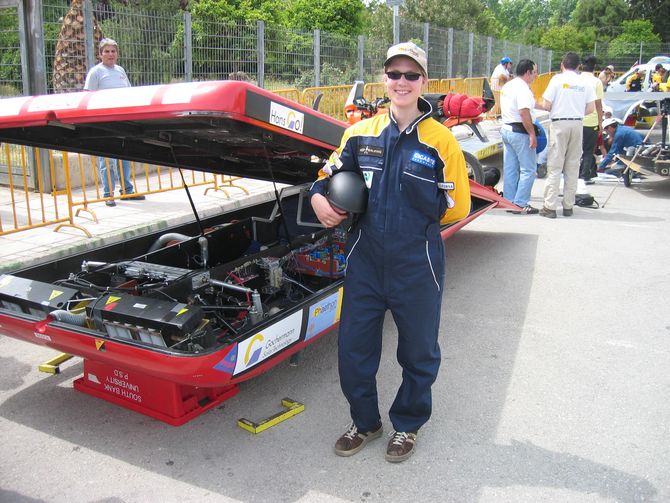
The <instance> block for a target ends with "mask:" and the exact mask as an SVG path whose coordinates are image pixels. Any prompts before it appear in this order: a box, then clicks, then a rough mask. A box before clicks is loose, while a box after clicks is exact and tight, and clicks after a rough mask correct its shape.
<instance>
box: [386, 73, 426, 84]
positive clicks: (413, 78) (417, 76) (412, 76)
mask: <svg viewBox="0 0 670 503" xmlns="http://www.w3.org/2000/svg"><path fill="white" fill-rule="evenodd" d="M386 76H387V77H388V78H389V79H391V80H400V77H402V76H404V77H405V80H409V81H410V82H415V81H417V80H419V79H420V78H421V74H420V73H416V72H406V73H403V72H386Z"/></svg>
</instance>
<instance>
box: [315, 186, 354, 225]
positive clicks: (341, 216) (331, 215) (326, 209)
mask: <svg viewBox="0 0 670 503" xmlns="http://www.w3.org/2000/svg"><path fill="white" fill-rule="evenodd" d="M311 203H312V208H313V209H314V213H315V214H316V218H318V219H319V222H321V223H322V224H323V225H324V226H325V227H337V226H338V225H340V224H341V223H342V222H343V221H344V220H346V218H347V217H348V214H347V213H346V212H344V213H342V212H341V210H338V209H335V208H334V207H333V206H331V204H330V202H329V201H328V199H326V197H325V196H323V195H321V194H314V195H313V196H312V200H311Z"/></svg>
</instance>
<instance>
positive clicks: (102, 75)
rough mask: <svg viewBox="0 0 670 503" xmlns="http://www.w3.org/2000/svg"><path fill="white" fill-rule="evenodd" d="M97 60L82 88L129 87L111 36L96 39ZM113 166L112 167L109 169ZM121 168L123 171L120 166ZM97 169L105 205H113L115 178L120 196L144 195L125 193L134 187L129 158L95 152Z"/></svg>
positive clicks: (132, 191) (116, 46) (89, 89)
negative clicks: (97, 43)
mask: <svg viewBox="0 0 670 503" xmlns="http://www.w3.org/2000/svg"><path fill="white" fill-rule="evenodd" d="M99 47H100V60H101V61H100V63H98V64H97V65H95V66H94V67H93V68H91V69H90V71H89V72H88V74H87V75H86V82H85V83H84V90H86V91H97V90H99V89H117V88H122V87H130V82H129V80H128V75H126V71H125V70H124V69H123V68H122V67H120V66H119V65H117V64H116V62H117V61H118V59H119V45H118V44H117V43H116V41H115V40H112V39H111V38H103V39H102V40H101V41H100V45H99ZM113 166H116V169H111V168H112V167H113ZM122 169H123V175H122V172H121V170H122ZM98 172H99V174H100V181H101V182H102V190H103V197H105V198H107V200H106V201H105V204H106V205H107V206H116V202H114V199H113V198H112V197H113V196H114V185H115V179H116V178H118V180H119V185H123V187H122V189H121V195H126V196H127V197H125V198H124V199H133V200H142V199H145V197H144V196H138V195H133V196H128V195H129V194H134V192H135V189H134V187H133V183H132V181H131V166H130V161H127V160H120V159H107V158H105V157H100V156H98Z"/></svg>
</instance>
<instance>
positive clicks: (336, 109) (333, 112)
mask: <svg viewBox="0 0 670 503" xmlns="http://www.w3.org/2000/svg"><path fill="white" fill-rule="evenodd" d="M350 91H351V86H324V87H307V88H305V89H304V90H303V92H302V96H301V98H300V102H301V103H302V104H303V105H305V106H307V107H310V108H311V107H313V106H314V102H315V101H316V100H317V98H318V97H319V95H323V97H322V98H321V102H320V104H319V107H318V109H319V111H320V112H323V113H324V114H326V115H330V116H331V117H334V118H336V119H339V120H341V121H344V120H346V116H345V115H344V105H345V103H346V101H347V97H348V96H349V92H350Z"/></svg>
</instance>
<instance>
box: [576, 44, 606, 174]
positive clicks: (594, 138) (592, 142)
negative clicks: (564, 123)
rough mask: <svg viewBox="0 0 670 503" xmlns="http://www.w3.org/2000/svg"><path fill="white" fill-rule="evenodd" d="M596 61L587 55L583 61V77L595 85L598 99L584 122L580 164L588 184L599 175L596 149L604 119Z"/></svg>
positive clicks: (581, 172) (580, 172)
mask: <svg viewBox="0 0 670 503" xmlns="http://www.w3.org/2000/svg"><path fill="white" fill-rule="evenodd" d="M596 62H597V60H596V57H595V56H587V57H586V58H584V62H583V63H582V77H583V78H585V79H586V81H587V83H590V84H591V86H593V90H594V91H595V93H596V101H595V102H594V103H595V107H596V109H595V110H594V111H593V112H591V113H590V114H588V115H585V116H584V121H583V122H582V134H583V138H582V161H581V164H580V165H579V178H581V179H582V180H584V182H585V183H586V184H587V185H589V184H592V183H594V182H593V179H594V178H596V177H597V176H598V172H597V170H596V156H595V150H596V143H597V142H598V134H599V133H600V132H601V129H600V124H601V123H602V121H603V101H602V100H603V95H604V92H603V83H602V81H601V80H600V79H599V78H598V77H596V76H595V75H594V74H593V70H594V69H595V67H596Z"/></svg>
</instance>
